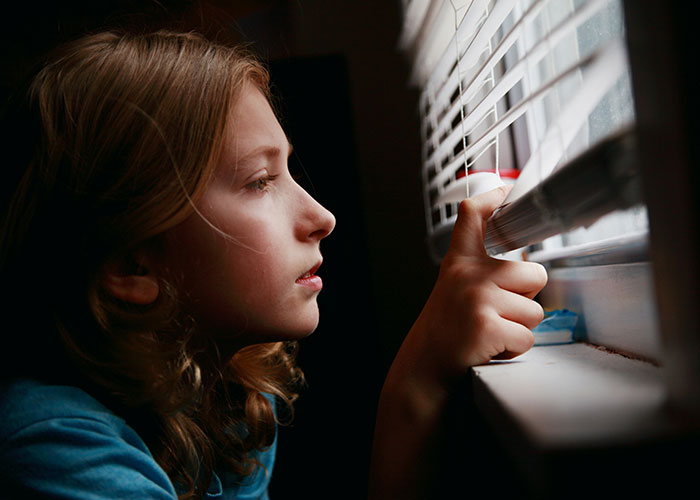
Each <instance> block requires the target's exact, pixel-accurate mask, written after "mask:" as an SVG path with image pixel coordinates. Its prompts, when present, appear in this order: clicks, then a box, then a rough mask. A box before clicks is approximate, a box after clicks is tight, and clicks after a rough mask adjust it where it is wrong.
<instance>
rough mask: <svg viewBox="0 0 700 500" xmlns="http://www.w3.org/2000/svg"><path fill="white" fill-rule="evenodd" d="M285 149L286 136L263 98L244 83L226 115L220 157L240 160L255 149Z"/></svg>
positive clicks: (253, 86) (250, 85)
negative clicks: (225, 129)
mask: <svg viewBox="0 0 700 500" xmlns="http://www.w3.org/2000/svg"><path fill="white" fill-rule="evenodd" d="M286 145H287V136H286V135H285V133H284V131H283V130H282V127H281V126H280V124H279V122H278V120H277V117H276V116H275V113H274V112H273V111H272V107H271V106H270V103H269V102H268V101H267V98H266V97H265V96H264V95H263V93H262V92H261V91H260V90H259V89H258V88H257V87H256V86H255V85H254V84H252V83H247V84H246V85H244V87H243V89H241V93H240V95H239V96H238V99H236V101H235V103H234V105H233V108H232V109H231V112H230V115H229V123H228V127H227V131H226V134H225V143H224V153H225V154H226V155H227V156H230V155H233V156H234V157H236V158H238V159H244V158H245V157H247V156H249V155H251V154H254V153H255V151H256V150H258V149H261V148H275V147H276V148H283V147H286Z"/></svg>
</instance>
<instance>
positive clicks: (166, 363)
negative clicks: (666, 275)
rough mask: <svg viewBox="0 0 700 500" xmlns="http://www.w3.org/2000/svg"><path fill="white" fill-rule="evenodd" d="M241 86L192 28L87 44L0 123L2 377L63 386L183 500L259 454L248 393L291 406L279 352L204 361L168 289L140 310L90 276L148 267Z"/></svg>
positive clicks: (285, 361) (47, 69)
mask: <svg viewBox="0 0 700 500" xmlns="http://www.w3.org/2000/svg"><path fill="white" fill-rule="evenodd" d="M247 83H252V84H254V85H257V86H258V87H259V88H260V89H261V90H262V91H263V92H265V94H266V95H268V96H269V90H268V86H269V83H268V75H267V72H266V71H265V69H264V68H263V67H262V66H261V65H260V64H259V63H258V62H257V61H256V60H255V59H254V58H253V57H251V56H250V55H248V54H247V53H245V52H244V51H242V50H241V49H238V48H231V47H227V46H222V45H217V44H214V43H212V42H210V41H208V40H206V39H204V38H203V37H200V36H199V35H196V34H191V33H186V34H183V33H172V32H164V31H161V32H156V33H148V34H117V33H112V32H106V33H98V34H93V35H89V36H86V37H84V38H81V39H79V40H76V41H74V42H71V43H69V44H68V45H65V46H63V47H60V48H59V49H57V50H56V51H55V52H54V53H52V54H51V56H50V57H49V59H48V60H47V62H46V63H45V64H44V66H43V67H42V68H41V69H40V70H39V71H38V73H36V74H35V76H34V77H33V79H32V80H31V81H30V82H29V83H28V87H27V89H25V90H26V92H24V93H23V94H22V95H19V96H18V98H17V99H15V101H13V102H14V104H13V105H11V106H10V108H9V110H8V111H7V113H6V116H5V117H4V120H3V131H2V132H3V137H2V139H1V140H3V141H4V142H5V152H6V155H7V156H6V163H5V165H4V167H3V169H2V172H1V173H0V175H2V176H4V178H3V180H2V183H0V184H2V187H1V188H0V194H1V196H2V198H1V199H2V203H3V205H4V206H3V210H4V211H3V218H2V220H1V221H0V222H1V225H0V279H1V280H2V283H3V288H4V290H5V291H4V292H3V295H4V296H3V297H2V301H0V302H1V303H2V305H1V306H0V307H2V308H3V312H4V313H6V318H11V317H20V318H22V323H23V324H24V325H25V326H24V327H23V329H22V330H21V331H14V332H13V331H8V330H7V329H5V330H4V333H3V342H4V343H5V345H6V346H8V348H7V349H6V350H5V353H4V354H3V355H2V358H3V359H1V360H0V364H2V365H3V367H4V368H3V370H4V373H3V376H10V375H14V374H16V373H17V372H19V373H24V374H29V375H33V376H37V374H39V376H44V377H47V378H48V377H55V376H56V375H57V374H58V373H67V372H70V373H73V374H74V376H73V379H72V380H74V381H78V382H79V383H83V384H84V385H88V386H89V388H90V389H91V390H92V391H94V392H96V393H97V396H98V397H100V398H102V399H103V400H105V401H107V402H108V404H111V405H112V406H113V407H116V408H117V409H118V411H119V412H120V413H121V414H123V415H125V416H126V417H127V420H128V421H129V423H130V424H132V425H133V426H134V427H135V428H136V429H137V431H139V432H140V433H141V434H142V437H143V438H144V440H145V441H146V442H147V444H148V446H149V448H151V451H152V453H153V455H154V457H155V458H156V460H157V461H158V462H159V464H160V465H161V466H162V467H163V468H164V470H165V471H166V472H167V473H168V474H169V475H170V477H171V479H172V480H173V482H175V483H177V484H180V485H183V486H185V487H189V490H190V493H189V495H190V496H198V495H201V494H203V492H206V490H207V486H208V484H209V481H210V479H211V474H212V472H213V469H214V467H215V466H223V467H227V468H228V469H229V470H232V471H233V472H234V473H237V474H241V475H244V474H247V473H250V472H251V471H252V469H253V465H254V463H252V459H251V458H250V456H251V454H250V452H251V450H254V449H260V448H264V447H265V446H268V445H270V444H271V442H272V439H273V438H274V432H275V413H274V411H273V408H272V405H271V403H270V401H269V400H268V399H267V398H266V397H265V396H264V395H263V393H267V394H271V395H273V396H275V397H276V399H277V400H278V401H281V402H282V403H283V404H284V405H286V406H287V407H288V408H289V409H291V403H292V402H293V400H294V398H295V397H296V395H295V392H294V391H295V388H296V387H297V384H298V383H300V382H301V381H302V379H303V376H302V373H301V371H300V370H299V369H298V368H297V367H296V365H295V349H296V345H295V344H294V343H274V344H259V345H253V346H249V347H246V348H244V349H242V350H240V351H238V352H237V353H236V354H235V355H234V357H233V358H232V359H225V358H221V357H220V356H219V355H218V354H217V352H218V351H217V350H216V346H215V345H214V344H213V341H211V340H207V339H204V338H202V337H204V336H203V335H197V330H196V325H194V324H193V322H192V321H190V320H189V319H188V317H187V316H186V315H185V314H183V313H182V312H181V311H180V310H179V308H178V294H177V287H176V283H172V282H168V281H167V280H165V279H162V280H161V283H160V285H161V287H160V294H159V296H158V299H157V301H156V302H155V303H154V304H150V305H147V306H136V305H133V304H132V305H128V304H125V303H120V302H119V301H117V300H115V299H113V298H112V297H110V296H109V294H106V293H105V292H104V290H102V288H101V286H100V280H99V275H100V272H101V270H102V268H103V266H104V265H105V263H106V262H108V261H109V260H110V259H113V258H115V256H120V255H128V254H129V253H130V252H133V251H135V250H137V249H138V250H140V251H147V252H149V253H151V254H152V255H153V256H154V257H155V258H158V254H159V252H161V251H162V246H161V243H162V241H160V240H159V236H160V235H162V234H163V233H164V232H165V231H166V230H168V229H170V228H172V227H174V226H175V225H177V224H178V223H179V222H182V221H183V220H184V219H185V218H186V217H187V216H188V215H189V214H191V213H192V210H193V203H195V202H196V200H197V198H198V196H199V194H200V193H201V191H202V189H203V188H204V186H205V185H206V183H207V181H208V180H209V179H210V177H211V175H212V172H213V169H214V167H215V166H216V165H217V162H218V159H219V155H220V152H221V149H222V142H223V134H224V129H225V128H226V127H227V118H228V111H229V110H230V109H231V106H232V105H233V103H234V102H235V100H236V98H237V96H238V94H239V91H240V89H241V88H242V86H243V85H244V84H247ZM171 281H172V280H171ZM66 370H67V371H66ZM81 381H82V382H81ZM240 429H245V432H232V430H240ZM197 492H199V493H197Z"/></svg>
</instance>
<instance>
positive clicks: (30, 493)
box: [0, 380, 276, 500]
mask: <svg viewBox="0 0 700 500" xmlns="http://www.w3.org/2000/svg"><path fill="white" fill-rule="evenodd" d="M0 422H1V424H0V487H1V489H0V496H1V497H2V498H3V499H8V500H10V499H15V498H17V499H19V498H22V499H24V498H32V499H37V500H39V499H49V498H62V499H71V500H73V499H74V500H114V499H120V500H129V499H134V500H173V499H176V498H177V494H176V490H175V488H174V487H173V484H172V482H171V481H170V479H169V478H168V476H167V475H166V474H165V472H164V471H163V469H161V467H160V466H159V465H158V464H157V463H156V461H155V460H154V459H153V457H152V456H151V453H150V451H149V450H148V448H147V447H146V445H145V443H144V442H143V440H142V439H141V438H140V437H139V435H138V434H136V432H135V431H134V430H133V429H132V428H131V427H129V426H128V425H127V424H126V422H125V421H124V420H123V419H122V418H120V417H119V416H117V415H115V414H114V413H113V412H111V411H110V410H108V409H107V408H106V407H105V406H103V405H102V404H100V403H99V402H98V401H97V400H96V399H94V398H93V397H91V396H90V395H88V394H87V393H86V392H85V391H83V390H81V389H78V388H76V387H69V386H59V385H46V384H41V383H38V382H35V381H31V380H14V381H11V382H3V383H2V384H0ZM275 448H276V439H275V442H273V444H272V445H271V446H270V447H269V448H267V449H265V450H264V451H262V452H259V454H258V460H259V461H260V462H261V463H262V465H263V466H264V467H258V468H257V469H256V470H255V472H254V473H253V474H251V475H250V476H247V477H245V478H243V479H242V480H240V479H238V478H237V477H236V476H234V475H233V474H225V473H223V474H219V475H214V478H213V480H212V482H211V485H210V487H209V491H208V492H207V494H206V495H205V498H215V499H220V500H233V499H236V500H253V499H260V500H268V494H267V487H268V484H269V481H270V475H271V473H272V467H273V465H274V459H275ZM265 469H266V470H265ZM237 479H238V480H237Z"/></svg>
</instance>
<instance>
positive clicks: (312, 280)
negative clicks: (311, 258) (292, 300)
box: [295, 262, 323, 291]
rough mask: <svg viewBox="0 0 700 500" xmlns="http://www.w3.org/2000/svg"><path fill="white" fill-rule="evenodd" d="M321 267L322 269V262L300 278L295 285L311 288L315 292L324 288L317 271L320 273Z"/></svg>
mask: <svg viewBox="0 0 700 500" xmlns="http://www.w3.org/2000/svg"><path fill="white" fill-rule="evenodd" d="M319 267H321V262H319V263H318V264H316V265H315V266H314V267H312V268H311V269H309V270H308V271H306V272H305V273H304V274H302V275H301V276H299V277H298V278H297V279H296V281H295V283H296V284H297V285H300V286H303V287H305V288H310V289H311V290H314V291H317V290H320V289H321V288H323V281H322V280H321V277H320V276H316V271H318V268H319Z"/></svg>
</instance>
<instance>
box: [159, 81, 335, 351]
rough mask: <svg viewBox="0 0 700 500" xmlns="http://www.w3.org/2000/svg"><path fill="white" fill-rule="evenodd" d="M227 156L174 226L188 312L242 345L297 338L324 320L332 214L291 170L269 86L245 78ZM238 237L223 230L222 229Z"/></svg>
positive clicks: (172, 241)
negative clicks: (322, 274) (193, 208)
mask: <svg viewBox="0 0 700 500" xmlns="http://www.w3.org/2000/svg"><path fill="white" fill-rule="evenodd" d="M230 123H231V126H230V129H229V130H227V132H226V137H225V143H224V149H223V153H222V157H221V162H220V164H219V166H218V168H217V170H216V172H215V174H214V177H213V179H212V181H211V183H210V184H209V185H208V186H207V188H206V190H205V192H204V195H203V197H202V198H201V200H199V201H198V203H197V208H198V209H199V211H200V213H201V215H202V216H204V218H202V217H201V216H200V215H198V214H193V215H191V216H190V217H189V218H188V219H187V220H186V221H185V222H184V223H182V224H181V225H179V226H178V227H176V228H175V229H173V230H172V231H171V233H170V234H168V241H169V249H170V256H171V257H170V258H169V259H168V266H169V267H170V268H171V271H174V272H175V273H176V275H177V274H179V275H181V277H182V278H183V281H182V287H181V289H180V292H181V297H182V300H183V301H184V306H185V307H186V309H187V312H189V313H191V314H192V315H193V316H194V317H195V320H196V321H197V324H198V325H199V326H200V327H201V328H202V329H204V330H205V331H209V332H211V333H212V334H214V335H216V336H217V337H218V338H220V339H222V340H223V339H228V340H229V341H231V342H233V344H234V345H235V346H236V347H240V346H243V345H247V344H252V343H257V342H268V341H277V340H288V339H298V338H301V337H304V336H306V335H308V334H310V333H311V332H312V331H313V330H314V329H315V328H316V326H317V324H318V317H319V313H318V306H317V304H316V297H317V295H318V294H319V292H320V290H321V286H322V284H321V279H320V278H319V277H318V276H316V275H315V270H316V269H317V268H318V266H319V265H320V263H321V252H320V250H319V242H320V241H321V239H323V238H325V237H326V236H328V234H329V233H330V232H331V231H332V230H333V227H334V226H335V218H334V217H333V215H332V214H331V213H330V212H329V211H328V210H326V209H325V208H323V207H322V206H321V205H319V204H318V203H317V202H316V201H315V200H314V199H313V198H311V196H309V195H308V194H307V193H306V191H304V190H303V189H302V188H301V187H300V186H299V185H298V184H297V183H296V182H295V181H294V179H293V178H292V177H291V175H290V173H289V171H288V169H287V158H288V157H289V155H290V153H291V147H290V145H289V143H288V141H287V137H286V135H285V134H284V132H283V130H282V128H281V126H280V125H279V123H278V122H277V119H276V117H275V115H274V113H273V111H272V109H271V108H270V106H269V104H268V102H267V100H266V99H265V97H264V96H263V94H262V93H261V92H260V91H259V90H258V89H257V88H256V87H255V86H254V85H246V86H245V89H244V90H243V92H242V94H241V96H240V99H239V100H238V102H237V104H236V105H235V106H234V108H233V110H232V113H231V117H230ZM212 225H213V226H215V227H216V228H217V229H219V230H220V231H222V232H223V233H225V234H226V235H228V236H230V237H226V236H224V235H222V234H221V233H220V232H219V231H217V230H215V229H214V228H212V227H211V226H212Z"/></svg>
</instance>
